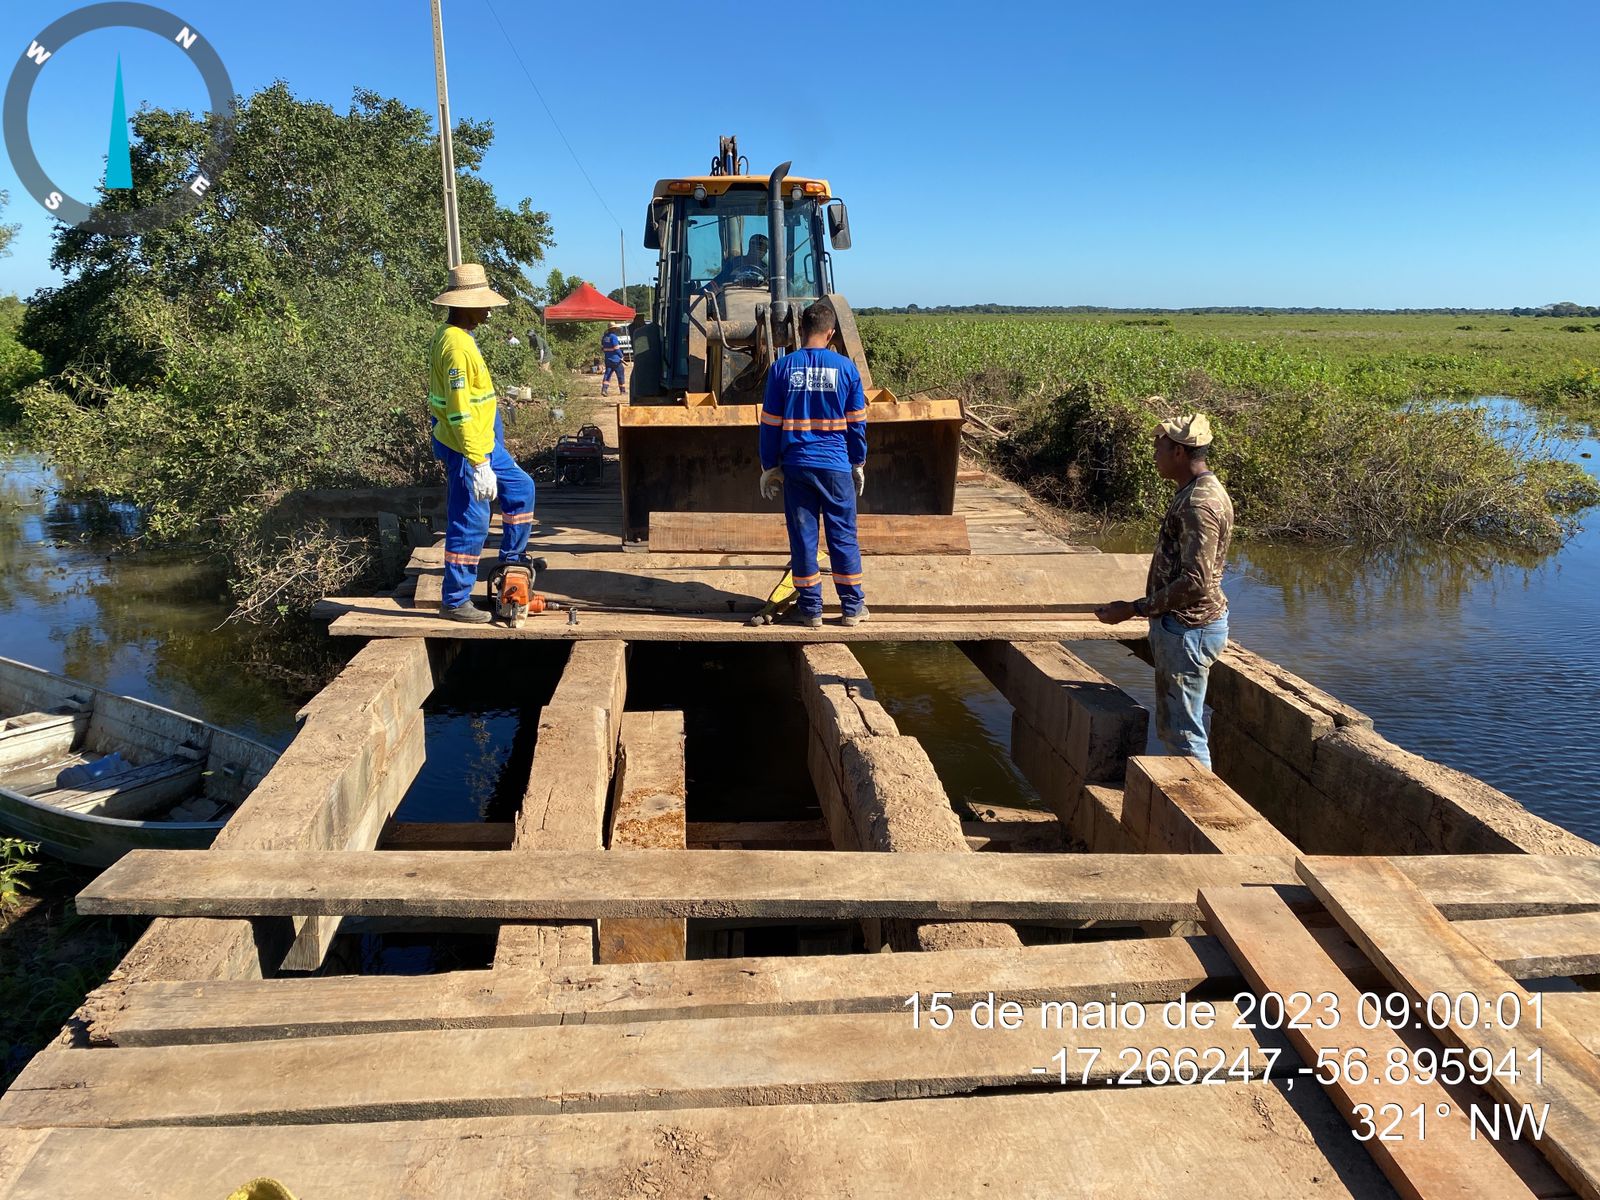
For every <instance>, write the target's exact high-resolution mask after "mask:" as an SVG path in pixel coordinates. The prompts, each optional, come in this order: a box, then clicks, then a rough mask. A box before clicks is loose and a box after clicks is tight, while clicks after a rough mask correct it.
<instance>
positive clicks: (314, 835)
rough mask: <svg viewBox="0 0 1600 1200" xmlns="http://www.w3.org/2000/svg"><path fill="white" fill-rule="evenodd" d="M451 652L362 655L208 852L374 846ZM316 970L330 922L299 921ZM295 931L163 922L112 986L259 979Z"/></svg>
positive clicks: (416, 649)
mask: <svg viewBox="0 0 1600 1200" xmlns="http://www.w3.org/2000/svg"><path fill="white" fill-rule="evenodd" d="M455 652H456V647H455V645H454V644H453V643H423V642H417V643H411V644H406V643H396V644H394V645H393V646H386V645H370V646H364V647H362V648H361V650H360V651H358V652H357V653H356V655H355V657H354V658H352V659H351V660H350V662H349V663H347V664H346V665H345V667H344V669H343V670H342V671H340V672H339V674H338V676H337V677H335V679H334V680H333V682H332V683H330V684H329V685H328V686H327V687H325V688H324V689H323V690H322V691H321V692H319V693H318V694H317V695H316V697H315V698H313V699H312V700H311V701H310V703H308V704H307V705H306V706H305V708H304V709H302V710H301V713H300V721H301V723H300V729H299V731H298V732H297V733H296V734H295V738H294V740H293V741H292V742H290V744H289V747H288V749H286V750H285V751H284V752H283V754H282V756H280V757H279V759H278V762H277V764H276V765H275V766H274V767H273V768H272V770H271V772H269V773H268V775H267V777H266V778H265V779H264V780H263V781H262V782H261V784H260V785H259V786H258V787H256V789H255V790H254V791H253V792H252V793H251V795H250V797H249V798H248V799H247V800H246V801H245V802H244V804H243V805H241V806H240V808H239V811H238V812H237V813H235V814H234V815H233V817H232V818H231V819H230V820H229V821H228V823H227V824H226V825H225V826H223V828H222V831H221V832H220V833H218V834H217V838H216V841H215V842H214V843H213V849H215V850H217V851H219V852H220V851H225V850H228V849H273V850H302V851H309V850H346V849H364V848H368V847H370V846H372V845H375V844H376V837H377V833H378V830H379V828H381V825H382V823H383V821H384V820H385V819H386V818H387V817H388V815H389V813H390V812H392V811H393V808H394V806H395V805H397V804H398V803H399V802H400V799H401V798H402V797H403V796H404V795H405V792H406V789H407V788H408V787H409V786H410V784H411V781H412V780H413V779H414V778H415V777H416V773H417V771H418V770H419V769H420V767H421V765H422V760H423V744H422V722H421V705H422V702H423V701H424V700H425V699H426V698H427V696H428V694H429V693H430V692H431V691H432V690H433V687H434V683H435V681H436V680H437V679H438V677H439V676H440V675H441V674H442V673H443V672H444V671H445V670H446V669H447V668H448V666H449V664H450V662H451V661H452V660H453V658H454V656H455ZM296 924H297V927H298V930H299V932H300V935H301V938H302V939H303V942H302V944H301V946H300V950H301V952H302V953H303V955H304V958H305V959H306V960H311V959H316V960H318V961H320V957H321V955H320V950H321V949H322V948H324V947H325V946H326V944H327V940H328V938H329V937H331V935H332V932H333V930H334V929H335V928H336V922H335V921H332V920H324V919H318V920H316V921H314V922H310V923H309V924H308V923H307V922H306V921H304V920H302V921H299V922H297V923H296ZM293 932H294V931H293V930H284V931H282V932H281V933H280V932H279V931H276V930H268V929H264V928H254V929H253V928H252V926H251V923H249V922H246V921H187V922H175V921H164V920H158V921H155V922H153V923H152V924H151V926H150V928H149V929H148V930H146V932H145V934H144V936H143V937H141V938H140V939H139V941H138V942H137V943H136V944H135V945H134V947H133V949H132V950H130V951H129V952H128V954H127V955H126V956H125V957H124V958H123V960H122V963H121V964H120V965H119V966H118V967H117V968H116V969H115V970H114V971H113V972H112V979H113V980H114V981H119V982H120V981H127V980H135V979H220V978H252V977H259V976H260V975H261V973H262V971H263V970H267V971H273V970H276V969H277V967H278V965H279V962H280V960H281V959H282V958H283V955H284V953H285V951H286V950H288V949H290V947H291V945H292V944H293Z"/></svg>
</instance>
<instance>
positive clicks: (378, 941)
mask: <svg viewBox="0 0 1600 1200" xmlns="http://www.w3.org/2000/svg"><path fill="white" fill-rule="evenodd" d="M568 653H569V647H568V646H567V645H565V644H562V643H548V644H543V643H535V642H525V643H489V642H465V643H463V644H462V646H461V650H460V653H459V655H458V657H457V658H456V660H455V662H454V663H453V664H452V666H451V667H450V670H449V671H448V672H447V673H446V675H445V677H444V679H443V680H441V681H440V683H439V685H438V686H437V687H436V688H435V689H434V691H433V693H432V694H431V695H430V696H429V697H428V698H427V700H426V701H424V702H423V705H422V711H423V736H424V738H425V739H426V747H427V749H426V758H425V759H424V761H423V765H422V769H421V771H419V772H418V773H417V777H416V779H415V780H414V781H413V782H412V784H411V787H410V788H409V789H408V790H407V792H406V794H405V796H404V797H403V798H402V799H401V801H400V804H399V806H398V807H397V808H396V809H395V812H394V817H393V821H394V822H395V823H399V824H410V825H435V824H441V825H455V824H473V823H483V822H508V821H512V820H514V819H515V817H516V814H517V810H518V808H519V807H520V806H521V804H522V797H523V793H524V792H525V791H526V789H527V786H528V770H529V767H530V765H531V763H532V761H533V750H534V746H535V744H536V742H537V740H538V732H539V710H540V709H541V708H543V707H544V706H545V705H546V704H548V703H549V702H550V697H551V694H552V693H553V692H554V691H555V687H556V684H557V683H558V682H559V681H560V679H561V671H562V668H563V666H564V665H565V664H566V661H567V655H568ZM432 926H437V927H432ZM432 926H430V923H429V922H425V921H419V922H405V921H379V920H373V921H360V920H355V921H346V922H345V923H344V924H343V925H342V926H341V932H340V934H339V936H338V937H337V938H335V940H334V943H333V946H332V948H331V949H330V951H329V954H328V961H327V964H326V966H325V967H324V969H323V972H322V973H323V974H330V975H342V974H350V975H429V974H437V973H442V972H446V971H461V970H479V969H486V968H488V967H489V966H490V965H491V964H492V963H493V961H494V949H495V927H494V926H493V925H492V924H490V923H488V922H480V923H476V924H474V923H470V922H456V923H447V922H434V923H432Z"/></svg>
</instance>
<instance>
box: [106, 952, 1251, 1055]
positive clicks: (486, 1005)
mask: <svg viewBox="0 0 1600 1200" xmlns="http://www.w3.org/2000/svg"><path fill="white" fill-rule="evenodd" d="M1238 980H1239V976H1238V972H1237V971H1236V970H1235V968H1234V966H1233V964H1232V962H1231V961H1230V960H1229V958H1228V956H1227V954H1226V953H1224V952H1223V950H1222V949H1221V947H1220V946H1218V945H1217V943H1216V942H1215V941H1214V940H1213V939H1210V938H1188V939H1185V938H1152V939H1128V940H1122V941H1103V942H1083V943H1076V944H1067V945H1055V946H1034V947H1026V948H1024V947H1018V948H1014V949H982V950H930V951H927V952H925V953H921V954H864V955H819V956H812V957H782V958H734V959H706V960H696V961H691V962H671V963H666V962H663V963H647V964H629V965H625V966H604V965H599V966H593V967H581V968H564V969H560V970H555V971H552V972H550V973H549V975H548V976H543V975H538V976H536V975H527V976H515V977H509V978H508V977H504V976H501V975H500V974H498V973H495V974H491V973H489V972H484V971H460V972H453V973H451V974H447V975H425V976H416V977H412V978H389V977H385V978H378V977H370V976H348V977H341V978H328V979H315V980H309V979H274V980H247V981H246V980H241V981H237V982H218V981H209V982H206V983H150V984H139V985H135V986H133V987H131V988H129V989H128V990H127V994H126V995H125V996H121V997H120V1001H121V1002H120V1003H119V1005H118V1006H117V1007H116V1008H115V1009H114V1010H113V1009H108V1011H107V1012H106V1015H105V1017H104V1018H103V1020H102V1022H101V1023H100V1025H99V1026H98V1027H97V1029H96V1036H97V1039H99V1040H102V1041H106V1042H110V1043H114V1044H116V1045H126V1046H146V1045H176V1044H183V1043H191V1042H224V1041H255V1040H262V1039H270V1038H283V1037H326V1036H329V1035H333V1034H349V1033H378V1032H402V1031H406V1030H414V1029H438V1028H462V1027H490V1026H536V1025H554V1024H563V1025H570V1024H577V1023H591V1024H592V1023H595V1022H619V1021H630V1022H638V1021H671V1020H691V1019H698V1018H703V1017H735V1016H781V1015H795V1016H804V1015H815V1014H825V1013H845V1012H884V1013H887V1012H903V1011H904V1005H905V999H906V997H907V996H909V995H910V994H911V993H913V992H918V993H922V992H927V993H931V992H934V991H949V992H952V993H953V995H952V998H951V1003H952V1004H955V1005H970V1004H971V1002H972V1001H973V1000H975V999H978V998H981V997H983V996H986V995H987V994H988V993H989V992H994V993H995V994H996V995H997V996H998V997H1000V998H1001V999H1011V1000H1016V1001H1018V1002H1019V1003H1037V1002H1039V1001H1042V1000H1048V999H1058V1000H1075V1001H1090V1000H1104V999H1105V998H1106V995H1107V994H1108V992H1109V991H1115V992H1116V993H1117V995H1118V997H1119V998H1121V999H1123V1000H1128V1001H1157V1000H1169V999H1173V998H1175V997H1177V996H1178V995H1180V994H1181V993H1183V992H1186V991H1190V990H1192V989H1194V988H1196V987H1199V986H1200V985H1201V984H1203V983H1205V982H1207V981H1214V982H1235V983H1236V982H1238ZM219 989H220V990H219Z"/></svg>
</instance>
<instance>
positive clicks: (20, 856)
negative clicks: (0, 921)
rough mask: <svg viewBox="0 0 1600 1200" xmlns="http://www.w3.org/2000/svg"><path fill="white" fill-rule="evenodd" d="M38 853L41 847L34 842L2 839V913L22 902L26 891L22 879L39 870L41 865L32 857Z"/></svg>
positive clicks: (0, 845) (19, 839)
mask: <svg viewBox="0 0 1600 1200" xmlns="http://www.w3.org/2000/svg"><path fill="white" fill-rule="evenodd" d="M38 852H39V847H38V845H37V844H36V843H34V842H25V841H23V840H22V839H21V838H13V837H8V838H0V912H5V911H7V910H8V909H11V908H15V907H16V906H17V905H18V904H20V903H21V902H22V893H23V891H25V890H26V889H25V888H24V887H23V884H22V877H23V876H24V875H26V874H28V873H29V872H30V871H37V870H38V869H39V864H38V863H37V862H35V861H34V860H33V858H32V857H31V856H32V855H34V854H37V853H38Z"/></svg>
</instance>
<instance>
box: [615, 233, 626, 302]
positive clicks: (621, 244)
mask: <svg viewBox="0 0 1600 1200" xmlns="http://www.w3.org/2000/svg"><path fill="white" fill-rule="evenodd" d="M617 253H618V254H619V255H621V256H622V302H623V303H624V304H626V303H628V239H627V238H626V237H624V236H623V234H622V230H620V229H619V230H617Z"/></svg>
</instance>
